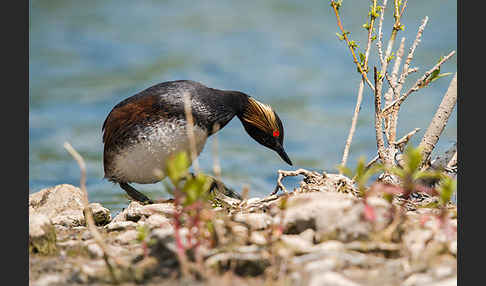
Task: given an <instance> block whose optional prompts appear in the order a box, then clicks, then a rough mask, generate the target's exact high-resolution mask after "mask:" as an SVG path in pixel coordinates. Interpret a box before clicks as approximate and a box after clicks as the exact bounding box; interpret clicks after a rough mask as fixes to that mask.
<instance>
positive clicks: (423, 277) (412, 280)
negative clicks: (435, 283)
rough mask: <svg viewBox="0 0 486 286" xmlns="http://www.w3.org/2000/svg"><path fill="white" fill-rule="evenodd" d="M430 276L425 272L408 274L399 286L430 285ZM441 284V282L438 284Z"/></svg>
mask: <svg viewBox="0 0 486 286" xmlns="http://www.w3.org/2000/svg"><path fill="white" fill-rule="evenodd" d="M432 280H433V279H432V276H431V275H430V274H425V273H416V274H412V275H410V276H409V277H408V278H407V279H405V281H403V283H402V285H401V286H422V285H430V283H431V282H432ZM440 285H442V284H440Z"/></svg>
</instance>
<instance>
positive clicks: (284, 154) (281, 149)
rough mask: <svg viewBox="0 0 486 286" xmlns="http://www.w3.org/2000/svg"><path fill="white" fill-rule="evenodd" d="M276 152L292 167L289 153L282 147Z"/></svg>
mask: <svg viewBox="0 0 486 286" xmlns="http://www.w3.org/2000/svg"><path fill="white" fill-rule="evenodd" d="M276 151H277V153H278V154H279V155H280V158H282V160H284V161H285V162H286V163H287V164H289V165H290V166H292V161H290V158H289V155H287V153H286V152H285V150H284V148H283V147H282V146H279V147H278V148H277V150H276Z"/></svg>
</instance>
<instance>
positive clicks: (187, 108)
mask: <svg viewBox="0 0 486 286" xmlns="http://www.w3.org/2000/svg"><path fill="white" fill-rule="evenodd" d="M191 110H192V109H191V96H190V95H189V93H187V92H186V93H184V112H185V114H186V119H187V137H188V138H189V147H190V153H191V161H192V163H193V166H194V171H195V173H196V174H198V173H199V162H198V160H197V152H196V138H195V137H194V119H193V117H192V111H191Z"/></svg>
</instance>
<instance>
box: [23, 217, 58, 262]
mask: <svg viewBox="0 0 486 286" xmlns="http://www.w3.org/2000/svg"><path fill="white" fill-rule="evenodd" d="M55 251H56V231H55V228H54V226H53V225H52V223H51V220H50V219H49V218H48V217H47V215H44V214H37V215H29V252H36V253H41V254H52V253H54V252H55Z"/></svg>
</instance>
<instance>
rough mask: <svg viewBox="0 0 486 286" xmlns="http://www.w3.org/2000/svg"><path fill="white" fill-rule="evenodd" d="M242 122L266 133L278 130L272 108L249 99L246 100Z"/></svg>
mask: <svg viewBox="0 0 486 286" xmlns="http://www.w3.org/2000/svg"><path fill="white" fill-rule="evenodd" d="M243 120H245V121H246V122H248V123H250V124H252V125H254V126H255V127H257V128H259V129H260V130H263V131H265V132H268V133H272V132H273V131H275V130H278V124H277V119H276V118H275V112H273V110H272V108H271V107H270V106H269V105H266V104H263V103H261V102H259V101H257V100H255V99H253V98H251V97H250V98H248V106H247V107H246V109H245V111H244V112H243Z"/></svg>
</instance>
